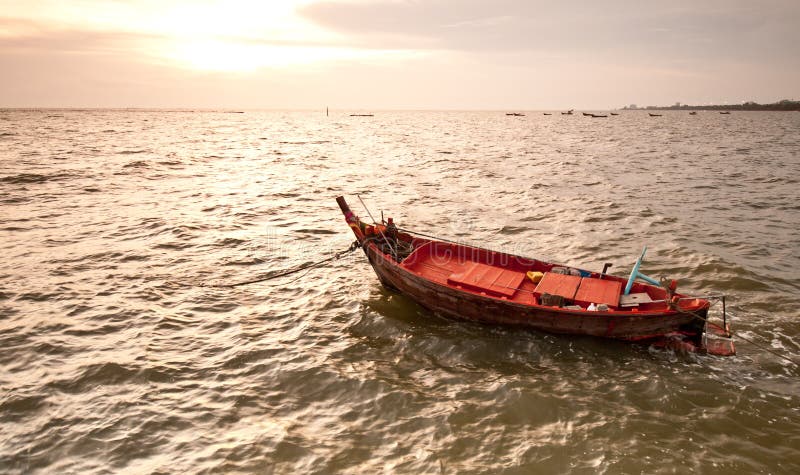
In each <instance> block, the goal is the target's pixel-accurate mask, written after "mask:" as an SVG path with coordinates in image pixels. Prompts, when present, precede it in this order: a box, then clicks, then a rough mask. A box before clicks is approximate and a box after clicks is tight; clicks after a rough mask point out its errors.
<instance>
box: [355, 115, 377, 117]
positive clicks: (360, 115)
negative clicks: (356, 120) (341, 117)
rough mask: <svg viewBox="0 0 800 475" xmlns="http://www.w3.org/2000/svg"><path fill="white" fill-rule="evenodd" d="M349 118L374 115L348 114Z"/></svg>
mask: <svg viewBox="0 0 800 475" xmlns="http://www.w3.org/2000/svg"><path fill="white" fill-rule="evenodd" d="M350 117H375V114H350Z"/></svg>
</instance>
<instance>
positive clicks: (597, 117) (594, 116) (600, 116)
mask: <svg viewBox="0 0 800 475" xmlns="http://www.w3.org/2000/svg"><path fill="white" fill-rule="evenodd" d="M589 115H590V116H591V117H593V118H595V119H602V118H605V117H608V116H607V115H605V114H589Z"/></svg>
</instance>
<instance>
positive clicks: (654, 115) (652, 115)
mask: <svg viewBox="0 0 800 475" xmlns="http://www.w3.org/2000/svg"><path fill="white" fill-rule="evenodd" d="M648 114H650V117H661V114H653V113H652V112H648Z"/></svg>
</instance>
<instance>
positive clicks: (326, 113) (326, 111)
mask: <svg viewBox="0 0 800 475" xmlns="http://www.w3.org/2000/svg"><path fill="white" fill-rule="evenodd" d="M325 117H328V108H327V107H325Z"/></svg>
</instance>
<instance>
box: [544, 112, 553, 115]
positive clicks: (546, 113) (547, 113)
mask: <svg viewBox="0 0 800 475" xmlns="http://www.w3.org/2000/svg"><path fill="white" fill-rule="evenodd" d="M544 115H553V114H551V113H549V112H545V113H544Z"/></svg>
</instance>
